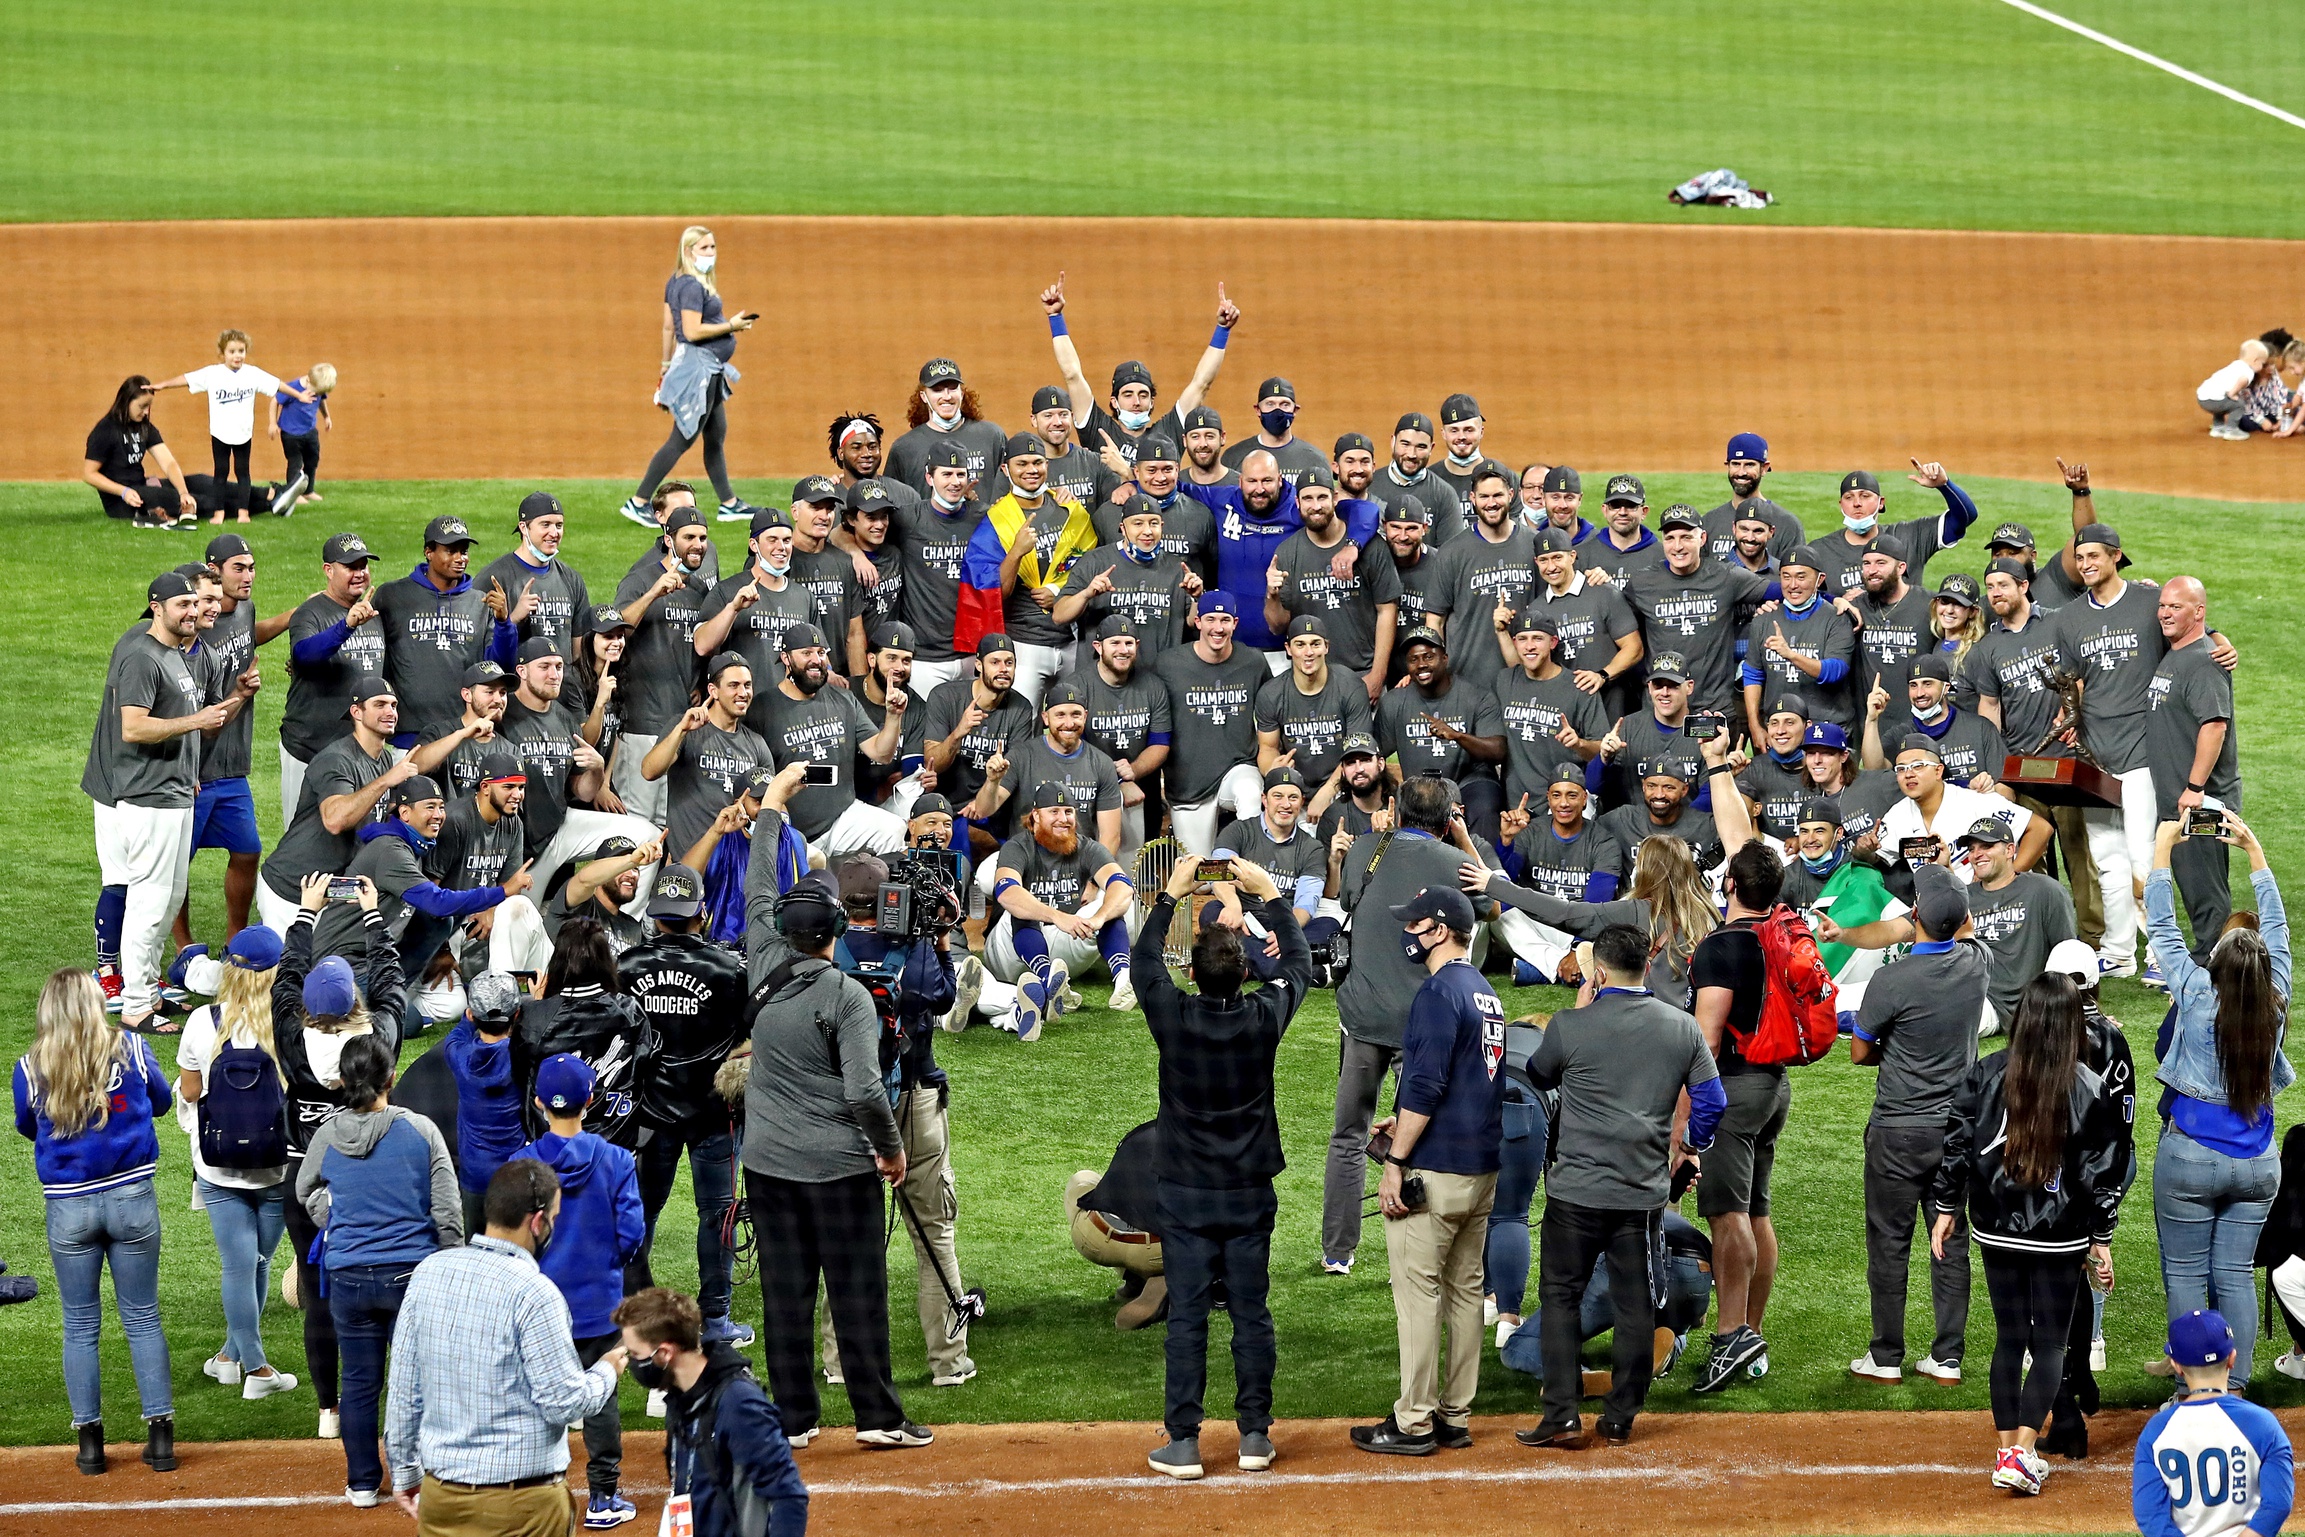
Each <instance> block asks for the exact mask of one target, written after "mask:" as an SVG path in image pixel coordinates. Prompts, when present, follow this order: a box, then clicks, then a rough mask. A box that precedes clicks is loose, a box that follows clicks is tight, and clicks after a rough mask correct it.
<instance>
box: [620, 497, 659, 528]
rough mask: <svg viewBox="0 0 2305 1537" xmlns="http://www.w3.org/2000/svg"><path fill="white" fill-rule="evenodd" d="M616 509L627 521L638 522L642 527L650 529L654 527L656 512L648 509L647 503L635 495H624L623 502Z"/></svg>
mask: <svg viewBox="0 0 2305 1537" xmlns="http://www.w3.org/2000/svg"><path fill="white" fill-rule="evenodd" d="M616 511H617V513H618V515H619V516H621V517H622V518H623V519H624V520H625V521H626V522H627V523H638V524H639V525H640V526H641V527H642V528H645V529H650V530H654V529H655V527H656V514H655V513H653V512H651V511H650V510H649V507H648V503H646V502H644V501H642V500H641V499H640V498H639V497H637V496H628V497H626V498H625V499H624V504H623V505H622V506H620V507H618V508H617V509H616Z"/></svg>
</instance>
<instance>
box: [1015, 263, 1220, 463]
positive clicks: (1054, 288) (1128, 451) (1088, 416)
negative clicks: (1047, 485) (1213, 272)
mask: <svg viewBox="0 0 2305 1537" xmlns="http://www.w3.org/2000/svg"><path fill="white" fill-rule="evenodd" d="M1064 303H1065V295H1064V274H1063V273H1061V272H1060V273H1058V274H1057V278H1056V281H1055V282H1053V283H1051V284H1049V286H1048V287H1046V288H1044V289H1042V290H1041V293H1040V304H1041V309H1042V310H1043V311H1045V312H1046V313H1047V315H1048V334H1049V345H1050V347H1051V348H1052V349H1053V350H1054V351H1055V353H1056V367H1057V372H1058V373H1059V374H1061V375H1063V377H1064V383H1065V391H1066V393H1067V395H1068V396H1069V397H1070V399H1071V402H1072V420H1073V423H1074V424H1075V425H1076V426H1077V427H1078V428H1079V430H1080V437H1081V442H1082V443H1083V445H1085V446H1086V447H1087V448H1088V450H1089V451H1090V452H1091V453H1094V454H1098V455H1100V456H1101V455H1102V454H1103V453H1104V451H1105V449H1106V447H1107V443H1108V440H1109V443H1110V447H1111V448H1112V450H1113V452H1114V453H1115V454H1117V455H1118V457H1119V458H1120V460H1121V463H1120V464H1119V465H1118V466H1114V465H1111V464H1109V463H1108V464H1107V466H1106V467H1107V468H1108V469H1114V470H1115V471H1116V472H1118V473H1126V469H1127V466H1129V465H1132V464H1134V463H1136V462H1137V458H1138V455H1137V444H1138V442H1139V441H1140V440H1141V439H1142V438H1143V436H1144V434H1145V432H1146V431H1147V430H1148V429H1150V428H1152V427H1154V426H1155V425H1156V424H1155V421H1154V417H1153V402H1154V400H1155V398H1156V396H1157V392H1156V391H1155V390H1154V388H1153V378H1152V370H1151V369H1149V368H1146V367H1145V366H1144V364H1142V363H1139V362H1136V361H1135V360H1133V359H1132V360H1130V361H1129V362H1126V363H1123V364H1121V365H1120V366H1119V367H1118V368H1115V369H1114V370H1113V371H1112V394H1111V395H1109V396H1108V397H1106V404H1105V405H1102V406H1100V405H1098V404H1097V402H1096V392H1095V391H1094V390H1092V389H1091V388H1090V387H1089V382H1088V374H1087V373H1086V371H1084V370H1083V369H1082V367H1081V361H1080V349H1079V348H1078V347H1076V346H1074V345H1073V339H1072V333H1071V329H1070V327H1069V326H1067V324H1066V322H1065V318H1064ZM1240 319H1241V312H1240V306H1239V305H1237V304H1235V303H1233V302H1232V300H1230V299H1228V298H1226V297H1225V289H1224V284H1222V283H1219V284H1218V285H1217V327H1216V330H1215V332H1214V333H1213V334H1211V335H1210V337H1209V344H1208V347H1207V348H1206V349H1205V350H1204V351H1203V352H1202V353H1201V359H1200V363H1199V365H1198V366H1197V367H1195V368H1194V369H1193V376H1192V382H1191V383H1189V384H1187V385H1186V386H1185V387H1184V393H1183V394H1181V395H1179V396H1177V398H1176V404H1175V405H1174V406H1173V407H1171V408H1170V409H1169V411H1168V412H1167V414H1166V415H1165V416H1163V417H1162V418H1161V419H1160V420H1159V422H1158V424H1157V425H1158V426H1159V428H1160V429H1161V430H1163V431H1165V432H1167V433H1168V434H1170V435H1171V436H1172V437H1174V438H1179V439H1181V438H1183V437H1184V435H1185V417H1186V416H1187V415H1189V414H1190V413H1191V412H1192V410H1193V408H1194V407H1196V406H1198V405H1199V404H1200V403H1201V401H1202V400H1203V399H1204V398H1205V397H1206V396H1207V395H1208V392H1209V388H1210V387H1211V386H1212V385H1214V384H1215V383H1216V382H1217V375H1218V373H1220V372H1221V371H1222V370H1223V368H1224V366H1225V344H1226V343H1227V342H1229V341H1231V340H1232V332H1233V327H1234V326H1236V325H1239V324H1240ZM1108 406H1109V407H1110V409H1109V410H1108V409H1107V407H1108ZM1033 409H1034V411H1035V412H1036V413H1037V412H1038V411H1039V409H1040V397H1038V396H1035V397H1034V404H1033ZM1035 420H1036V421H1037V420H1038V418H1037V415H1036V417H1035ZM1082 504H1083V505H1084V506H1085V505H1090V503H1089V502H1088V500H1087V499H1086V498H1083V499H1082Z"/></svg>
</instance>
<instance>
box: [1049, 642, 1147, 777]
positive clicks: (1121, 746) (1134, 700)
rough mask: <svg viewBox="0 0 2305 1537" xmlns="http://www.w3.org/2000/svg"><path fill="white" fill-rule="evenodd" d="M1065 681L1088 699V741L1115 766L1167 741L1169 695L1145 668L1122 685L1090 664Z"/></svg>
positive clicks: (1136, 671) (1138, 669)
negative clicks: (1115, 682) (1157, 742)
mask: <svg viewBox="0 0 2305 1537" xmlns="http://www.w3.org/2000/svg"><path fill="white" fill-rule="evenodd" d="M1066 681H1068V682H1070V683H1071V684H1072V685H1073V686H1074V687H1075V688H1078V689H1079V690H1080V691H1081V692H1082V693H1083V694H1085V695H1087V696H1088V733H1087V737H1088V740H1089V741H1091V742H1094V743H1096V745H1097V746H1099V747H1101V748H1103V749H1104V750H1105V753H1106V755H1107V756H1108V757H1110V758H1112V759H1113V760H1115V761H1116V762H1128V761H1131V760H1134V759H1135V758H1137V757H1139V756H1141V755H1142V754H1143V752H1144V750H1145V749H1146V748H1148V747H1150V746H1152V745H1154V742H1155V740H1156V739H1157V740H1159V741H1161V742H1166V741H1167V740H1168V739H1169V737H1170V735H1171V726H1170V717H1169V691H1168V688H1167V686H1166V685H1164V684H1163V683H1162V682H1161V680H1160V679H1159V678H1157V677H1155V676H1154V675H1153V674H1152V672H1151V671H1150V670H1149V669H1148V668H1144V667H1138V668H1137V669H1136V670H1135V671H1133V672H1131V673H1130V674H1129V675H1128V678H1127V680H1126V681H1125V682H1122V683H1118V684H1113V683H1107V682H1105V680H1104V674H1103V673H1102V672H1101V671H1099V670H1098V669H1097V667H1096V666H1095V665H1094V664H1093V663H1091V665H1089V666H1087V667H1083V668H1082V669H1081V670H1080V671H1079V672H1076V673H1074V674H1073V675H1072V676H1071V677H1070V678H1069V679H1067V680H1066Z"/></svg>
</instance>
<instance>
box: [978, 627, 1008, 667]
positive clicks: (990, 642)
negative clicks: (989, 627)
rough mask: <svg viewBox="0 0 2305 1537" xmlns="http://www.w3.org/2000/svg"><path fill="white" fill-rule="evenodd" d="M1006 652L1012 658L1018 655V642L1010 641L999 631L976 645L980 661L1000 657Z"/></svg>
mask: <svg viewBox="0 0 2305 1537" xmlns="http://www.w3.org/2000/svg"><path fill="white" fill-rule="evenodd" d="M1004 651H1005V652H1007V653H1008V654H1009V655H1010V656H1014V655H1016V642H1015V641H1013V640H1010V639H1009V638H1008V637H1007V636H1006V635H1003V634H1001V633H1000V632H999V631H998V630H995V631H994V632H993V633H992V634H990V635H987V636H985V637H984V638H983V639H981V640H979V641H978V642H977V643H976V654H977V658H978V660H980V661H981V660H983V659H984V658H985V657H988V656H998V655H1000V654H1001V653H1002V652H1004Z"/></svg>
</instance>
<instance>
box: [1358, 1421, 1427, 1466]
mask: <svg viewBox="0 0 2305 1537" xmlns="http://www.w3.org/2000/svg"><path fill="white" fill-rule="evenodd" d="M1352 1434H1353V1445H1355V1446H1357V1447H1359V1448H1360V1449H1361V1450H1362V1451H1364V1452H1378V1453H1382V1454H1384V1455H1386V1456H1392V1457H1430V1456H1431V1455H1432V1454H1433V1452H1434V1450H1435V1449H1436V1447H1437V1445H1438V1443H1437V1442H1435V1441H1434V1440H1433V1433H1432V1432H1431V1431H1429V1430H1428V1431H1426V1432H1425V1433H1424V1434H1423V1435H1421V1436H1412V1435H1410V1434H1409V1433H1408V1432H1407V1431H1405V1430H1403V1429H1401V1427H1400V1425H1399V1424H1398V1423H1396V1422H1395V1421H1394V1419H1393V1417H1392V1416H1391V1415H1389V1414H1388V1415H1386V1416H1385V1417H1384V1420H1383V1422H1382V1423H1381V1424H1376V1425H1355V1426H1354V1427H1353V1431H1352Z"/></svg>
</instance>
